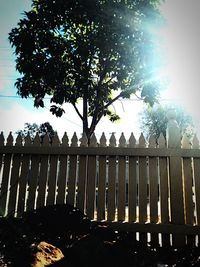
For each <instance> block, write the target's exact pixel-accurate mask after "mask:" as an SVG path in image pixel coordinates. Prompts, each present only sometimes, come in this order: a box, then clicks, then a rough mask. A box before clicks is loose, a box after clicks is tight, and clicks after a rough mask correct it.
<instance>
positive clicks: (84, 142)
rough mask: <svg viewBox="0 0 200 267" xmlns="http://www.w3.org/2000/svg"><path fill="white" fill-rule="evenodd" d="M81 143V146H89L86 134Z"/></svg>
mask: <svg viewBox="0 0 200 267" xmlns="http://www.w3.org/2000/svg"><path fill="white" fill-rule="evenodd" d="M79 141H80V146H82V147H87V146H88V139H87V135H86V133H85V132H83V134H82V137H81V138H80V139H79Z"/></svg>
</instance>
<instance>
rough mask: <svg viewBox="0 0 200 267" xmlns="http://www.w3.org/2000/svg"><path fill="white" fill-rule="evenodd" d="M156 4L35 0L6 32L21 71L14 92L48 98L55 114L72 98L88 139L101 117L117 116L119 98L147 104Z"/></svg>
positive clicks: (39, 102) (151, 91)
mask: <svg viewBox="0 0 200 267" xmlns="http://www.w3.org/2000/svg"><path fill="white" fill-rule="evenodd" d="M159 2H160V0H149V1H147V0H140V1H138V0H76V1H73V0H68V1H66V0H33V4H32V10H30V11H29V12H25V13H24V18H23V19H21V20H20V22H19V23H18V26H17V27H15V28H13V29H12V30H11V32H10V33H9V41H10V43H11V44H12V46H13V47H15V53H16V56H17V59H16V69H17V70H18V71H19V73H20V74H21V77H20V78H18V79H17V81H16V83H15V86H16V87H17V93H18V94H19V95H20V96H21V97H23V98H27V97H29V96H31V97H33V98H34V106H35V107H44V98H45V96H46V95H48V96H50V102H51V107H50V111H51V112H52V113H53V114H55V115H56V116H58V117H59V116H62V115H63V113H64V112H65V110H64V108H63V104H64V103H71V104H72V105H73V107H74V109H75V111H76V112H77V114H78V116H79V117H80V119H81V120H82V124H83V132H85V133H86V135H87V136H88V137H90V136H91V134H92V133H93V132H94V130H95V127H96V125H97V124H98V123H99V121H100V120H101V118H102V117H103V116H108V117H109V119H110V120H111V121H115V120H117V119H119V116H118V115H117V114H115V113H114V112H112V111H111V109H110V106H111V105H112V104H113V102H115V101H116V100H118V99H120V98H129V97H130V95H131V94H136V93H137V95H138V96H139V97H140V98H141V99H142V100H143V101H145V102H147V103H150V104H151V105H152V104H153V103H154V102H155V100H156V98H157V94H158V90H159V82H157V81H155V79H154V77H156V76H157V73H154V71H155V70H154V69H152V57H154V62H155V61H156V62H159V60H158V55H157V51H156V46H154V44H155V43H154V42H155V39H154V35H153V34H152V33H151V31H150V30H149V28H150V25H152V24H154V25H156V24H158V22H160V18H161V17H160V14H159V11H158V6H159ZM155 59H156V60H155ZM155 67H158V66H155ZM152 73H153V74H152ZM80 101H82V102H81V103H82V110H81V109H80V108H79V107H78V106H77V103H79V102H80Z"/></svg>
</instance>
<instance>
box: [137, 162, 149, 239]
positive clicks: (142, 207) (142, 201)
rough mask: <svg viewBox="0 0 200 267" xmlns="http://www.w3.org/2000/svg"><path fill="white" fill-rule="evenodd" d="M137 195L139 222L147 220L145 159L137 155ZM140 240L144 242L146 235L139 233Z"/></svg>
mask: <svg viewBox="0 0 200 267" xmlns="http://www.w3.org/2000/svg"><path fill="white" fill-rule="evenodd" d="M138 190H139V192H138V196H139V222H140V223H145V222H146V221H147V159H146V157H139V181H138ZM140 241H142V242H144V243H146V242H147V235H146V234H144V233H141V234H140Z"/></svg>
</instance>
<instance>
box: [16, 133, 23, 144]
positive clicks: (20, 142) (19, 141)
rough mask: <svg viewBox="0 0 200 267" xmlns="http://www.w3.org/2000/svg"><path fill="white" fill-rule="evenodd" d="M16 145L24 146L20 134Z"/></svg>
mask: <svg viewBox="0 0 200 267" xmlns="http://www.w3.org/2000/svg"><path fill="white" fill-rule="evenodd" d="M15 145H16V146H22V136H21V134H20V133H19V134H18V135H17V138H16V140H15Z"/></svg>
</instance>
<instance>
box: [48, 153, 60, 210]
mask: <svg viewBox="0 0 200 267" xmlns="http://www.w3.org/2000/svg"><path fill="white" fill-rule="evenodd" d="M57 166H58V156H57V155H51V156H50V169H49V179H48V194H47V205H53V204H55V199H56V191H57V173H58V172H57Z"/></svg>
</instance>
